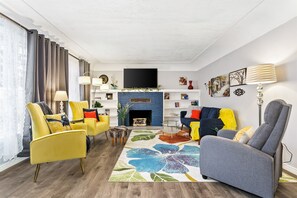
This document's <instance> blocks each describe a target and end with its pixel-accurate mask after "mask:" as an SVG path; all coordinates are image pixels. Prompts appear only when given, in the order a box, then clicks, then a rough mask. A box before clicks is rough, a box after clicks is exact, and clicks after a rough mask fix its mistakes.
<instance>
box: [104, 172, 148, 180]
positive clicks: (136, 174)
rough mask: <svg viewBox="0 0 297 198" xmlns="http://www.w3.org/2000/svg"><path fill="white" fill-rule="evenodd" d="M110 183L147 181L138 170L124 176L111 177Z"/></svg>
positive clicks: (125, 173)
mask: <svg viewBox="0 0 297 198" xmlns="http://www.w3.org/2000/svg"><path fill="white" fill-rule="evenodd" d="M109 181H121V182H123V181H124V182H145V181H146V180H145V179H144V178H143V177H142V176H141V174H140V173H139V172H136V170H131V171H127V172H126V171H125V172H124V173H123V174H116V175H111V177H110V178H109Z"/></svg>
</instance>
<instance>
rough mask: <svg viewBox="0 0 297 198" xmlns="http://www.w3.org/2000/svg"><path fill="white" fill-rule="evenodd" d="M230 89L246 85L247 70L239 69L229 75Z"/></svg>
mask: <svg viewBox="0 0 297 198" xmlns="http://www.w3.org/2000/svg"><path fill="white" fill-rule="evenodd" d="M229 82H230V87H235V86H240V85H245V84H246V68H243V69H239V70H236V71H233V72H230V73H229Z"/></svg>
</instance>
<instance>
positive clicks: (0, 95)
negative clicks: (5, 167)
mask: <svg viewBox="0 0 297 198" xmlns="http://www.w3.org/2000/svg"><path fill="white" fill-rule="evenodd" d="M26 68H27V32H26V30H24V29H23V28H21V27H19V26H18V25H16V24H14V23H13V22H11V21H9V20H8V19H6V18H4V17H3V16H1V15H0V104H1V111H0V126H1V127H0V163H3V162H5V161H8V160H10V159H12V158H14V157H15V156H16V155H17V154H18V153H19V152H20V151H21V150H22V147H23V146H22V140H23V128H24V121H25V105H26V104H25V91H26V90H25V84H26Z"/></svg>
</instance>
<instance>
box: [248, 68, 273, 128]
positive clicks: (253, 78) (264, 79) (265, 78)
mask: <svg viewBox="0 0 297 198" xmlns="http://www.w3.org/2000/svg"><path fill="white" fill-rule="evenodd" d="M274 82H276V73H275V66H274V65H273V64H261V65H256V66H250V67H248V68H247V76H246V84H257V85H258V86H257V92H258V93H257V99H258V101H257V103H258V107H259V126H260V125H261V123H262V121H261V115H262V105H263V102H264V101H263V84H268V83H274Z"/></svg>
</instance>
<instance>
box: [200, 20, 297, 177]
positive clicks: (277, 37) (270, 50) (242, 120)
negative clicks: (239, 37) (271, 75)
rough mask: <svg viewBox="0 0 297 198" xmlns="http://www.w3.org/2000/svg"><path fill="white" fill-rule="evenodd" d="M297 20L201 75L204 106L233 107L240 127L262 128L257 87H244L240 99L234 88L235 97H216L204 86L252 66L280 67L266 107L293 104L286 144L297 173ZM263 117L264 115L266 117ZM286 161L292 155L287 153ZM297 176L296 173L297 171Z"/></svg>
mask: <svg viewBox="0 0 297 198" xmlns="http://www.w3.org/2000/svg"><path fill="white" fill-rule="evenodd" d="M296 38H297V18H294V19H292V20H290V21H289V22H288V23H286V24H284V25H282V26H280V27H278V28H277V29H274V30H273V31H271V32H269V33H267V34H265V35H263V36H262V37H260V38H259V39H257V40H255V41H253V42H251V43H249V44H248V45H246V46H244V47H242V48H240V49H238V50H236V51H234V52H233V53H231V54H229V55H227V56H224V57H223V58H221V59H219V60H217V61H216V62H213V63H212V64H210V65H208V66H207V67H205V68H203V69H202V70H200V71H198V72H197V80H198V85H199V86H200V87H201V91H202V92H201V93H202V95H201V100H202V103H203V105H206V106H218V107H230V108H232V109H234V110H235V112H236V115H237V121H238V124H239V128H242V127H244V126H248V125H252V126H254V127H257V125H258V109H257V108H258V107H257V99H256V85H245V86H241V88H243V89H244V90H245V92H246V93H245V94H244V95H243V96H240V97H238V96H236V95H234V94H233V91H234V90H235V89H236V88H238V87H233V88H231V96H230V97H226V98H212V97H210V96H209V95H208V93H207V91H206V89H205V87H204V85H203V84H204V83H206V82H208V81H209V80H210V79H211V78H213V77H216V76H218V75H221V74H227V73H229V72H231V71H234V70H237V69H241V68H244V67H247V66H250V65H256V64H260V63H274V64H275V65H276V66H277V77H278V82H277V83H274V84H270V85H264V107H263V109H265V107H266V105H267V103H268V102H269V101H271V100H273V99H278V98H280V99H283V100H285V101H286V102H287V103H290V104H292V105H293V108H292V112H291V117H290V121H289V125H288V128H287V131H286V133H285V136H284V139H283V142H284V143H285V144H286V145H287V146H288V148H289V149H290V150H291V151H292V152H293V153H294V158H293V161H292V162H291V163H290V164H289V165H290V166H291V168H292V166H293V167H294V168H293V169H291V170H294V171H297V144H296V140H297V132H296V131H297V39H296ZM262 117H263V116H262ZM284 154H285V155H284V158H285V159H284V160H287V159H288V153H287V152H284ZM295 173H296V172H295Z"/></svg>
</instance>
